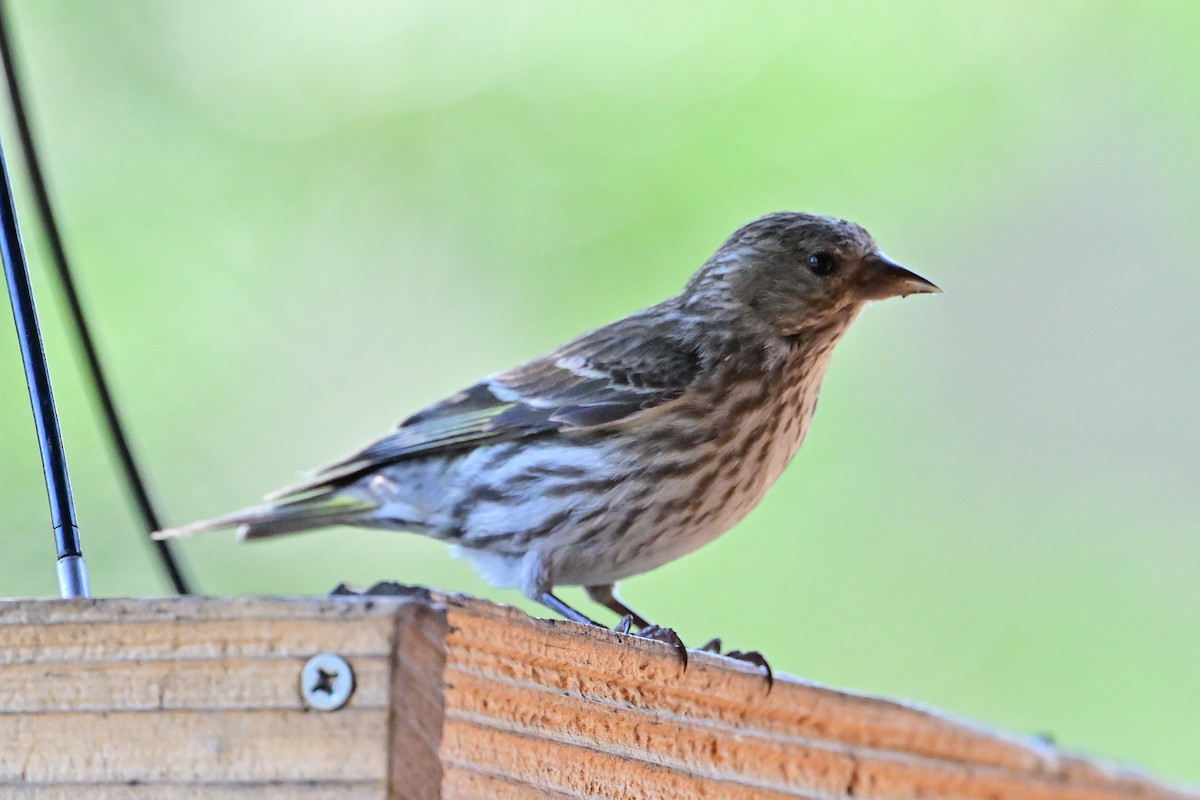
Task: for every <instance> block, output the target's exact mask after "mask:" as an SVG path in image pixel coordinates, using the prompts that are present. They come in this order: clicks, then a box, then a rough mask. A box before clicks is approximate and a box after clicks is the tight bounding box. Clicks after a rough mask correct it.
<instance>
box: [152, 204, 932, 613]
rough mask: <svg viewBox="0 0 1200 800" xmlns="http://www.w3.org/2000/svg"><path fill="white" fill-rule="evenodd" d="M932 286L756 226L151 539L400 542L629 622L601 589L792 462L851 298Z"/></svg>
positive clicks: (891, 267)
mask: <svg viewBox="0 0 1200 800" xmlns="http://www.w3.org/2000/svg"><path fill="white" fill-rule="evenodd" d="M937 291H939V289H938V288H937V287H936V286H934V285H933V284H932V283H930V282H929V281H927V280H925V279H924V278H921V277H919V276H917V275H915V274H913V273H912V272H909V271H908V270H906V269H904V268H903V267H901V266H899V265H898V264H895V263H893V262H892V261H890V260H889V259H888V258H887V257H886V256H884V255H883V254H882V253H881V252H880V251H879V249H878V247H877V246H876V244H875V241H874V240H873V239H872V238H871V236H870V235H869V234H868V233H867V232H866V231H865V230H863V229H862V228H861V227H859V226H858V225H856V224H854V223H853V222H848V221H846V220H841V219H835V218H832V217H826V216H819V215H815V214H800V213H790V212H784V213H777V214H770V215H768V216H765V217H762V218H761V219H757V220H755V221H753V222H751V223H749V224H748V225H745V226H744V227H742V228H741V229H739V230H738V231H737V232H736V233H734V234H733V236H731V237H730V238H729V240H728V241H727V242H725V244H723V245H722V246H721V248H720V249H719V250H717V252H716V253H715V254H714V255H713V256H712V258H710V259H709V260H708V262H707V263H705V264H704V266H703V267H701V268H700V270H699V271H698V272H697V273H696V274H695V275H694V276H693V277H692V279H691V280H690V281H688V283H687V285H686V286H685V287H684V289H683V291H682V292H681V293H680V294H678V295H676V296H674V297H671V298H669V299H667V300H664V301H663V302H661V303H659V304H658V305H655V306H651V307H650V308H647V309H645V310H643V311H639V312H637V313H635V314H632V315H630V316H628V317H626V318H624V319H622V320H619V321H617V322H614V323H612V324H611V325H606V326H605V327H603V328H600V329H598V330H595V331H592V332H591V333H587V334H584V335H583V336H581V337H579V338H578V339H575V340H574V341H572V342H569V343H568V344H566V345H563V346H562V347H560V348H559V349H557V350H555V351H554V352H552V353H550V354H549V355H547V356H544V357H542V358H538V359H535V360H533V361H530V362H528V363H526V364H522V365H521V366H518V367H515V368H514V369H511V370H509V371H507V372H501V373H499V374H496V375H493V376H491V377H489V378H487V379H485V380H483V381H482V382H480V383H477V384H475V385H474V386H472V387H470V388H469V389H466V390H465V391H462V392H460V393H458V394H456V395H454V396H452V397H449V398H447V399H446V400H444V401H442V402H440V403H438V404H436V405H433V406H431V407H429V408H427V409H425V410H424V411H421V412H419V413H417V414H415V415H413V416H411V417H409V418H408V419H406V420H405V421H404V422H402V423H400V425H399V426H398V427H397V428H396V429H395V431H394V432H392V433H391V434H389V435H387V436H385V437H383V438H382V439H380V440H378V441H376V442H374V443H373V444H370V445H368V446H367V447H366V448H364V449H363V450H360V451H358V452H356V453H354V454H353V455H350V456H348V457H347V458H344V459H342V460H341V461H338V462H336V463H334V464H331V465H330V466H328V467H325V468H324V469H322V470H320V471H318V472H317V473H315V475H314V476H313V477H312V478H311V479H310V480H307V481H305V482H303V483H300V484H298V485H296V486H292V487H289V488H287V489H284V490H282V491H280V492H277V493H275V494H273V495H270V496H268V497H267V498H266V499H267V504H266V505H262V506H258V507H256V508H251V509H247V510H245V511H239V512H236V513H233V514H230V515H228V516H224V517H220V518H217V519H213V520H207V521H203V522H196V523H193V524H191V525H187V526H184V527H181V528H175V529H170V530H164V531H160V532H159V533H157V534H156V538H160V539H164V538H170V537H175V536H184V535H188V534H192V533H196V532H198V531H204V530H210V529H214V528H226V527H233V526H237V527H238V528H239V534H240V536H241V538H243V539H259V538H263V537H268V536H275V535H278V534H284V533H293V532H296V531H303V530H308V529H312V528H320V527H324V526H329V525H358V526H364V527H371V528H387V529H392V530H405V531H412V532H415V533H420V534H423V535H425V536H430V537H433V538H435V539H438V540H440V541H444V542H447V543H450V544H452V545H454V546H455V547H456V548H457V549H458V551H459V553H460V554H462V555H464V556H466V557H467V558H469V559H470V560H471V561H472V562H473V563H474V565H475V567H476V568H477V569H478V570H479V572H480V573H481V574H482V575H483V577H484V578H485V579H487V580H488V581H490V582H491V583H493V584H495V585H497V586H503V587H516V588H519V589H520V590H521V591H522V592H523V593H524V594H525V596H526V597H529V598H531V599H533V600H536V601H538V602H539V603H542V604H543V605H545V606H547V607H549V608H551V609H553V610H554V611H556V612H558V613H559V614H561V615H562V616H564V617H567V618H568V619H572V620H575V621H577V622H583V623H590V622H592V620H590V619H589V618H588V617H586V616H584V615H583V614H580V613H579V612H577V611H575V610H574V609H573V608H571V607H569V606H568V605H566V604H565V603H564V602H562V601H561V600H560V599H559V598H558V597H556V596H555V595H554V593H553V590H554V587H555V586H558V585H582V586H585V587H587V592H588V595H589V596H590V597H591V598H592V599H593V600H595V601H597V602H599V603H601V604H603V605H604V606H606V607H608V608H610V609H612V610H613V611H615V612H616V613H618V614H620V615H622V616H627V617H629V618H630V619H631V620H632V621H633V623H634V624H636V625H638V626H639V627H646V625H647V623H646V621H645V620H644V619H643V618H642V617H640V616H639V615H637V614H635V613H633V612H632V611H631V610H630V609H629V608H628V607H626V606H625V605H624V604H623V603H622V602H621V601H620V600H619V599H618V598H617V596H616V594H615V592H614V586H615V583H616V582H617V581H619V580H621V579H622V578H626V577H628V576H630V575H636V574H638V573H641V572H646V571H648V570H651V569H654V568H655V567H658V566H660V565H662V564H665V563H666V562H668V561H671V560H672V559H675V558H678V557H680V556H682V555H684V554H685V553H689V552H691V551H692V550H695V549H696V548H698V547H700V546H702V545H704V544H707V543H708V542H710V541H712V540H713V539H715V538H716V537H717V536H719V535H721V534H722V533H724V532H725V531H727V530H729V528H731V527H732V526H733V525H734V524H735V523H737V522H738V521H739V520H741V519H742V518H743V517H744V516H745V515H746V514H747V513H748V512H749V511H750V509H752V508H754V506H755V505H756V504H757V503H758V502H759V500H761V499H762V497H763V495H764V494H765V493H766V491H767V489H768V488H769V487H770V486H771V484H773V483H774V482H775V479H776V478H778V477H779V475H780V473H781V472H783V469H784V467H786V466H787V464H788V462H789V461H791V459H792V456H794V455H795V454H796V450H797V449H798V448H799V447H800V443H801V442H802V441H803V439H804V435H805V433H806V432H807V431H808V426H809V422H810V420H811V419H812V415H813V411H814V410H815V409H816V405H817V392H818V390H819V389H820V386H821V379H822V377H823V376H824V375H825V368H826V366H827V365H828V363H829V358H830V355H831V353H832V351H833V347H834V345H835V344H837V342H838V340H839V339H841V338H842V336H843V335H844V334H845V333H846V329H847V328H848V327H849V325H850V323H851V322H852V321H853V320H854V318H855V317H856V316H857V315H858V312H859V311H860V310H861V309H862V307H863V306H864V305H865V304H866V303H867V302H868V301H870V300H882V299H885V298H888V297H897V296H904V295H909V294H915V293H920V292H937Z"/></svg>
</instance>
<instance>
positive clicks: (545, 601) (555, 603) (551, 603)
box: [533, 592, 604, 628]
mask: <svg viewBox="0 0 1200 800" xmlns="http://www.w3.org/2000/svg"><path fill="white" fill-rule="evenodd" d="M533 599H534V600H536V601H538V602H539V603H541V604H542V605H544V606H545V607H546V608H548V609H550V610H551V611H553V612H554V613H555V614H558V615H559V616H562V617H566V618H567V619H569V620H571V621H572V622H578V623H579V624H581V625H595V626H596V627H598V628H603V627H604V626H603V625H601V624H600V623H599V622H596V621H595V620H592V619H588V618H587V617H585V616H584V615H583V614H580V613H579V612H578V611H576V610H575V609H573V608H571V607H570V606H569V605H567V604H566V603H564V602H563V601H562V600H559V599H558V598H557V597H555V596H554V593H553V592H542V593H541V594H539V595H537V596H536V597H534V598H533Z"/></svg>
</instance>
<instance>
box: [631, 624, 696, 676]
mask: <svg viewBox="0 0 1200 800" xmlns="http://www.w3.org/2000/svg"><path fill="white" fill-rule="evenodd" d="M635 624H636V621H635V620H634V618H633V615H632V614H626V615H625V616H623V617H621V621H620V622H618V623H617V625H616V627H615V628H613V630H614V631H615V632H617V633H624V634H628V635H630V636H637V637H638V638H641V639H649V640H650V641H652V642H663V643H664V644H669V645H671V647H673V648H675V652H676V653H678V654H679V660H680V661H682V662H683V668H684V669H687V665H688V649H687V645H685V644H684V643H683V640H682V639H680V638H679V634H677V633H676V632H675V631H674V630H673V629H671V628H664V627H662V626H661V625H645V626H643V627H642V628H641V629H639V630H637V631H634V630H633V627H634V625H635Z"/></svg>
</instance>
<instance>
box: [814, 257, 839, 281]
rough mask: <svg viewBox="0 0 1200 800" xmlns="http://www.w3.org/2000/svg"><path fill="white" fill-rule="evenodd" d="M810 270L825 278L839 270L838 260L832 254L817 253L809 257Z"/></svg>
mask: <svg viewBox="0 0 1200 800" xmlns="http://www.w3.org/2000/svg"><path fill="white" fill-rule="evenodd" d="M808 268H809V269H810V270H812V273H813V274H814V275H820V276H822V277H824V276H825V275H828V274H829V273H831V272H833V271H834V270H835V269H837V259H836V258H834V257H833V255H832V254H831V253H815V254H813V255H811V256H809V257H808Z"/></svg>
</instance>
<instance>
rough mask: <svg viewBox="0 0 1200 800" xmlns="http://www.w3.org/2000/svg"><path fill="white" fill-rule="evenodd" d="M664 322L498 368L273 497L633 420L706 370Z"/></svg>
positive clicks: (590, 337) (622, 328)
mask: <svg viewBox="0 0 1200 800" xmlns="http://www.w3.org/2000/svg"><path fill="white" fill-rule="evenodd" d="M639 323H641V324H639ZM657 327H658V326H655V325H652V324H649V323H648V322H647V321H646V320H640V319H639V317H638V316H636V315H635V316H634V317H630V318H627V319H625V320H622V321H621V322H617V323H614V324H613V325H610V326H608V327H606V328H601V329H599V330H597V331H593V332H592V333H590V334H586V335H585V336H583V337H580V338H579V339H577V340H575V341H573V342H571V343H569V344H567V345H565V346H564V347H562V348H560V349H559V350H557V351H555V352H553V353H551V354H549V355H547V356H545V357H543V358H539V359H535V360H534V361H530V362H528V363H526V364H522V365H520V366H518V367H515V368H513V369H511V370H509V371H508V372H503V373H499V374H497V375H493V376H492V377H490V378H488V379H486V380H484V381H481V382H480V383H477V384H475V385H474V386H472V387H470V388H468V389H466V390H464V391H462V392H459V393H458V394H455V395H452V396H451V397H449V398H447V399H445V400H443V401H442V402H440V403H436V404H434V405H432V406H430V407H429V408H426V409H424V410H423V411H420V412H418V413H416V414H414V415H412V416H411V417H408V418H407V419H405V420H404V421H403V422H401V423H400V424H399V425H398V426H397V427H396V429H395V430H394V431H393V432H392V433H391V434H389V435H387V436H385V437H383V438H382V439H379V440H378V441H376V442H373V443H372V444H370V445H368V446H367V447H365V448H363V449H362V450H359V451H358V452H356V453H353V454H351V455H349V456H347V457H346V458H343V459H341V460H340V461H337V462H334V463H333V464H330V465H328V466H326V467H324V468H323V469H321V470H319V471H318V472H316V473H315V474H314V475H313V476H312V478H311V479H310V480H307V481H304V482H303V483H300V484H297V485H296V486H292V487H288V488H287V489H284V490H282V491H281V492H277V493H276V494H275V495H272V499H280V498H285V497H291V496H294V495H297V494H303V493H306V492H312V491H317V490H326V489H329V488H331V487H335V486H340V485H345V484H346V483H349V482H352V481H354V480H357V479H358V478H360V477H362V476H363V475H365V474H367V473H369V472H371V471H373V470H376V469H379V468H381V467H384V466H387V465H388V464H393V463H396V462H398V461H401V460H403V459H406V458H412V457H417V456H423V455H430V454H434V453H440V452H448V451H453V450H459V449H464V448H472V447H478V446H480V445H483V444H490V443H494V442H500V441H506V440H512V439H522V438H527V437H531V436H544V435H554V434H557V433H562V432H569V431H571V430H583V429H588V428H595V427H599V426H603V425H613V424H617V423H622V422H628V421H630V420H632V419H633V418H635V417H637V416H638V415H639V414H640V413H642V412H645V411H648V410H650V409H654V408H657V407H660V406H662V405H664V404H667V403H670V402H672V401H674V400H676V399H678V398H679V397H680V396H681V395H683V393H684V392H685V391H687V389H688V387H689V386H690V385H691V384H692V383H693V382H694V381H695V380H696V378H697V376H698V375H699V374H700V371H701V360H700V357H699V354H698V353H697V352H696V351H695V350H693V349H689V348H687V347H685V346H683V345H681V344H679V343H677V342H675V341H673V340H672V339H671V338H670V337H668V336H666V335H663V334H662V333H660V331H659V330H657V329H656V328H657Z"/></svg>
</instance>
